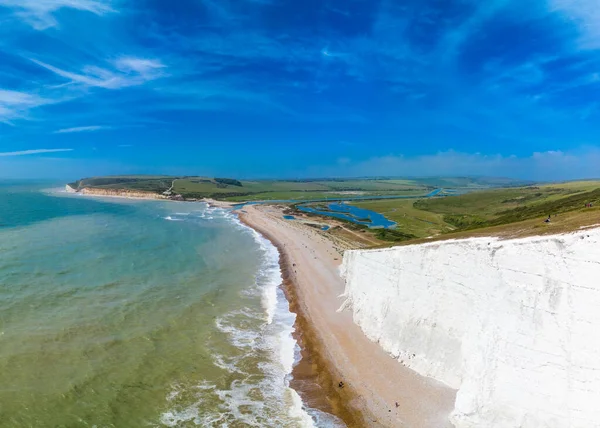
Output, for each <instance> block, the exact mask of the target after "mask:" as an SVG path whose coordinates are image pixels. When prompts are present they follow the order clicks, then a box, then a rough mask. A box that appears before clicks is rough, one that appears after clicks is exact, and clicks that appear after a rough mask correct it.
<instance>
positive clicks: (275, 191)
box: [71, 176, 516, 202]
mask: <svg viewBox="0 0 600 428" xmlns="http://www.w3.org/2000/svg"><path fill="white" fill-rule="evenodd" d="M507 182H510V181H507V180H506V179H487V181H486V179H481V178H461V177H456V178H419V179H397V178H384V177H379V178H369V179H366V178H362V179H314V180H310V179H306V180H236V179H231V178H209V177H190V176H185V177H171V176H111V177H93V178H85V179H82V180H78V181H76V182H74V183H71V186H72V187H74V188H76V189H82V188H85V187H88V188H101V189H128V190H138V191H146V192H153V193H164V192H166V191H168V190H169V189H171V185H172V186H173V188H172V189H171V192H170V193H169V194H170V195H180V196H181V197H183V198H184V199H188V200H189V199H203V198H212V199H219V200H226V201H236V202H242V201H268V200H309V199H326V198H338V199H339V198H350V197H356V196H400V195H402V196H420V195H425V194H427V193H429V192H431V191H432V190H434V189H436V188H441V187H452V188H453V189H466V190H475V189H481V188H489V187H490V186H494V185H498V183H502V184H505V183H507ZM510 183H512V184H515V183H516V182H510Z"/></svg>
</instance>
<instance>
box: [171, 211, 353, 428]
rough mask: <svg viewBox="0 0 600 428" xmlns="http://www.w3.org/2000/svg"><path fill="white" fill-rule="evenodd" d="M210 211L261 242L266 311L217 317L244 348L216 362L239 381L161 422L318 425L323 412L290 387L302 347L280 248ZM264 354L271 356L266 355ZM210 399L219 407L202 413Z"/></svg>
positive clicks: (226, 214) (202, 394)
mask: <svg viewBox="0 0 600 428" xmlns="http://www.w3.org/2000/svg"><path fill="white" fill-rule="evenodd" d="M206 213H207V218H208V217H215V218H219V219H226V220H227V221H228V222H230V224H234V225H236V227H239V228H240V229H241V230H243V231H244V233H249V234H251V236H252V238H253V239H254V241H255V242H256V244H257V245H258V247H259V250H260V254H261V267H260V269H259V270H258V271H257V273H256V275H255V279H254V283H253V284H252V286H250V287H249V289H251V291H249V295H253V296H260V302H261V305H262V311H259V310H256V308H252V307H246V308H243V309H241V310H237V311H232V312H230V313H228V314H225V315H223V316H220V317H217V318H216V319H215V325H216V327H217V329H218V330H219V331H220V332H221V333H223V334H224V335H225V336H226V337H227V338H228V341H229V343H230V344H231V345H232V346H234V347H235V348H237V349H238V350H239V352H238V353H237V354H235V353H234V354H233V355H229V354H228V355H226V356H225V355H221V354H218V353H215V354H213V356H212V358H213V364H214V365H215V366H216V367H218V368H220V369H222V370H224V371H226V372H227V373H231V374H232V375H233V376H234V377H235V379H234V380H233V381H231V382H230V383H229V385H228V386H227V387H226V388H223V387H217V385H216V384H210V386H211V387H210V388H205V389H203V390H201V391H199V392H198V394H197V396H198V402H197V403H196V404H195V405H193V406H191V407H190V406H187V407H186V406H182V407H180V408H178V407H174V408H173V409H171V410H169V411H168V412H165V413H164V414H163V416H162V418H161V422H162V423H163V424H164V425H167V426H177V424H182V423H184V422H186V421H187V422H193V423H194V424H195V425H199V426H216V425H218V426H228V424H229V423H236V424H239V423H242V424H244V425H246V426H256V427H265V426H272V427H280V426H298V427H306V428H309V427H314V426H315V421H316V420H317V417H318V416H319V412H317V411H313V410H312V409H307V408H306V406H305V405H304V403H303V402H302V400H301V398H300V396H299V395H298V393H297V392H296V391H295V390H293V389H292V388H291V387H290V378H291V373H292V369H293V367H294V365H295V364H296V363H297V362H298V360H299V356H300V348H299V346H298V343H297V342H296V340H295V339H294V338H293V333H294V323H295V320H296V315H295V314H294V313H292V312H290V310H289V304H288V302H287V300H286V298H285V295H284V293H283V290H282V288H281V284H282V282H283V278H282V274H281V269H280V266H279V252H278V250H277V248H276V247H275V246H273V245H272V244H271V242H270V241H268V240H267V239H265V238H264V237H263V236H262V235H260V234H259V233H258V232H256V231H255V230H253V229H251V228H249V227H247V226H245V225H243V224H242V223H241V222H240V221H239V220H238V218H237V216H235V215H234V214H232V213H231V211H230V210H225V209H222V208H213V207H207V209H206ZM264 355H267V356H268V358H266V359H264ZM256 361H258V363H257V362H256ZM257 366H258V367H257ZM252 367H254V369H253V371H256V369H257V368H258V370H259V371H260V373H261V374H260V376H257V375H256V374H255V375H250V374H248V371H247V370H246V369H247V368H252ZM207 402H210V403H212V405H211V406H210V407H211V409H213V411H209V412H206V411H203V412H199V410H198V409H199V408H201V407H202V408H203V409H204V408H205V407H206V406H205V404H206V403H207ZM321 413H322V412H321ZM319 419H320V420H322V418H319ZM319 426H329V425H321V424H319ZM332 426H333V425H332ZM338 426H339V425H338ZM342 426H343V425H342Z"/></svg>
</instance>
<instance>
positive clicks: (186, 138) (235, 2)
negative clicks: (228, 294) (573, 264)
mask: <svg viewBox="0 0 600 428" xmlns="http://www.w3.org/2000/svg"><path fill="white" fill-rule="evenodd" d="M599 102H600V8H599V7H598V3H597V0H528V1H526V2H524V1H517V0H486V1H480V0H461V1H456V0H410V1H402V0H302V1H298V0H177V1H173V0H171V1H166V0H0V178H9V177H12V178H28V177H30V178H43V177H48V178H72V179H75V178H80V177H87V176H93V175H108V174H139V173H151V174H158V173H160V174H175V175H181V174H185V175H203V176H230V177H236V178H302V177H329V176H336V177H351V176H383V175H386V176H442V175H446V176H448V175H485V176H506V177H515V178H527V179H535V180H565V179H574V178H584V177H600V105H599Z"/></svg>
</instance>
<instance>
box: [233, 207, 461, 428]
mask: <svg viewBox="0 0 600 428" xmlns="http://www.w3.org/2000/svg"><path fill="white" fill-rule="evenodd" d="M237 214H238V217H239V219H240V221H241V222H242V223H244V224H245V225H246V226H248V227H251V228H253V229H254V230H256V231H257V232H259V233H260V234H261V235H263V236H264V237H265V238H266V239H268V240H269V241H271V242H272V243H273V245H274V246H275V247H276V248H277V249H278V250H279V254H280V266H281V271H282V277H283V289H284V291H285V294H286V297H287V298H288V302H289V305H290V310H291V311H292V312H294V313H296V315H297V318H296V324H295V329H296V333H295V338H296V340H297V341H298V344H299V345H300V347H301V349H302V352H301V355H302V359H301V361H300V362H299V363H298V364H297V365H296V367H294V370H293V372H292V376H293V380H292V381H291V383H290V386H292V387H293V388H294V389H296V390H297V391H298V393H299V394H300V396H301V397H302V399H303V401H304V402H305V403H306V404H307V405H308V406H310V407H314V408H316V409H319V410H322V411H326V412H328V413H331V414H334V415H335V416H337V417H339V418H340V419H342V420H343V421H344V422H345V423H346V425H347V426H349V427H355V426H356V427H358V426H376V427H410V428H415V427H416V428H420V427H422V428H442V427H451V426H452V425H451V424H450V422H449V421H448V416H449V415H450V412H451V411H452V409H453V408H454V400H455V394H456V391H455V390H453V389H451V388H449V387H447V386H446V385H443V384H441V383H439V382H436V381H435V380H432V379H428V378H425V377H422V376H419V375H418V374H416V373H415V372H414V371H412V370H410V369H408V368H406V367H404V366H403V365H402V364H401V363H400V362H398V361H397V360H396V359H394V358H393V357H392V356H390V355H389V354H387V353H386V352H385V351H383V349H382V348H381V347H380V346H379V345H378V344H377V343H374V342H371V341H370V340H369V339H368V338H367V337H366V336H365V335H364V333H363V332H362V330H361V329H360V328H359V327H358V326H357V325H356V324H355V323H354V322H353V320H352V314H351V313H350V311H348V310H340V308H341V307H342V306H343V303H344V300H343V297H342V294H343V292H344V288H345V287H344V282H343V280H342V279H341V277H340V276H339V266H340V264H341V259H342V256H341V255H340V254H339V253H338V252H337V251H336V250H335V249H334V247H333V244H332V242H331V241H330V240H329V239H327V238H326V235H324V234H323V233H319V232H317V231H315V230H311V228H309V227H306V226H303V225H302V224H301V223H300V222H294V221H290V220H284V219H283V218H282V213H281V210H280V209H278V208H276V207H273V206H269V207H267V206H262V207H261V206H256V205H255V206H246V207H244V209H242V210H238V211H237ZM340 381H341V382H343V383H344V386H343V388H340V387H339V382H340Z"/></svg>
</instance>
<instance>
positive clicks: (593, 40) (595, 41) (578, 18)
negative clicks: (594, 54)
mask: <svg viewBox="0 0 600 428" xmlns="http://www.w3.org/2000/svg"><path fill="white" fill-rule="evenodd" d="M548 5H549V8H550V10H551V11H552V12H559V13H562V14H563V15H564V16H565V18H566V19H567V21H569V22H571V23H574V24H575V25H577V27H578V30H579V33H580V38H579V44H580V46H579V47H580V48H582V49H600V4H599V3H598V0H548Z"/></svg>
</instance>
